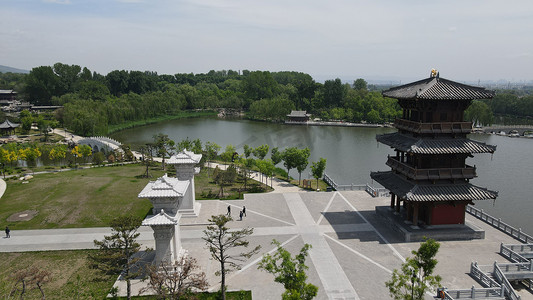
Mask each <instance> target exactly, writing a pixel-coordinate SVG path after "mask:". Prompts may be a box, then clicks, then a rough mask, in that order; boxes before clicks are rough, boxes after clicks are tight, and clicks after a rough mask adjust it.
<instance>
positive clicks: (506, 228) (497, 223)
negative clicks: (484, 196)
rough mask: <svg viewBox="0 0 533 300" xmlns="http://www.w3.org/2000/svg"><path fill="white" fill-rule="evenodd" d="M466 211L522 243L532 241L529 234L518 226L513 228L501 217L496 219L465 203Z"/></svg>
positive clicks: (532, 238)
mask: <svg viewBox="0 0 533 300" xmlns="http://www.w3.org/2000/svg"><path fill="white" fill-rule="evenodd" d="M466 211H467V212H468V213H469V214H471V215H473V216H474V217H476V218H478V219H480V220H482V221H484V222H485V223H488V224H490V225H492V226H494V227H496V228H498V229H499V230H501V231H503V232H505V233H507V234H509V235H510V236H512V237H514V238H515V239H517V240H519V241H521V242H523V243H526V244H531V243H533V237H532V236H530V235H529V234H526V233H524V232H522V229H520V228H518V229H516V228H514V227H513V226H511V225H509V224H507V223H504V222H502V220H501V219H496V218H495V217H493V216H491V215H489V214H487V213H485V212H483V210H482V209H477V208H474V207H472V206H470V205H467V206H466Z"/></svg>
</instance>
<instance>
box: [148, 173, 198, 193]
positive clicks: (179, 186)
mask: <svg viewBox="0 0 533 300" xmlns="http://www.w3.org/2000/svg"><path fill="white" fill-rule="evenodd" d="M188 187H189V181H181V180H179V179H178V178H174V177H168V176H167V174H165V175H163V177H159V178H158V179H157V180H155V181H150V182H149V183H148V184H147V185H146V186H145V187H144V189H143V190H142V191H141V192H140V193H139V196H138V197H139V198H174V197H183V195H184V194H185V192H186V191H187V188H188Z"/></svg>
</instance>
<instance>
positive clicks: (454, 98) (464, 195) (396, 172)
mask: <svg viewBox="0 0 533 300" xmlns="http://www.w3.org/2000/svg"><path fill="white" fill-rule="evenodd" d="M382 94H383V95H384V96H386V97H390V98H396V99H398V103H399V105H400V106H401V107H402V109H403V114H402V117H401V118H399V119H396V121H395V122H394V127H396V128H397V129H398V132H395V133H390V134H383V135H378V136H377V137H376V139H377V140H378V142H380V143H383V144H385V145H388V146H390V147H392V148H394V149H395V152H396V154H395V155H393V156H389V157H388V159H387V163H386V164H387V166H389V167H390V168H391V170H390V171H387V172H372V173H371V175H370V176H371V177H372V179H374V180H376V181H377V182H378V183H380V184H381V185H383V186H384V187H385V188H387V189H388V190H389V191H390V193H391V199H390V206H391V208H392V209H393V210H394V211H396V212H397V213H400V212H402V215H404V216H405V220H406V221H408V222H409V223H411V224H412V225H414V226H418V225H448V224H464V223H465V209H466V206H467V205H468V204H472V203H473V201H476V200H487V199H495V198H496V197H497V195H498V193H497V192H495V191H491V190H488V189H485V188H482V187H478V186H476V185H473V184H471V183H470V182H469V181H470V179H472V178H474V177H476V176H477V173H476V167H475V166H471V165H467V164H466V159H467V158H468V157H472V154H476V153H493V152H494V151H495V150H496V147H495V146H492V145H487V144H484V143H480V142H476V141H473V140H470V139H468V138H467V134H468V133H470V132H471V130H472V123H471V122H466V121H465V120H464V118H463V116H464V111H465V109H467V108H468V106H469V105H470V104H471V102H472V101H473V100H476V99H490V98H492V97H493V96H494V92H493V91H489V90H486V89H485V88H481V87H474V86H469V85H465V84H461V83H458V82H454V81H451V80H447V79H444V78H440V77H439V74H438V73H437V72H432V73H431V76H430V77H429V78H426V79H423V80H420V81H416V82H413V83H410V84H406V85H402V86H398V87H394V88H391V89H389V90H386V91H384V92H383V93H382Z"/></svg>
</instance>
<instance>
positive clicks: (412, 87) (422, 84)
mask: <svg viewBox="0 0 533 300" xmlns="http://www.w3.org/2000/svg"><path fill="white" fill-rule="evenodd" d="M382 94H383V96H385V97H390V98H396V99H417V100H418V99H422V100H474V99H491V98H492V97H494V91H490V90H486V89H485V88H482V87H475V86H471V85H466V84H462V83H458V82H455V81H451V80H448V79H444V78H440V77H439V76H438V75H437V76H436V77H430V78H426V79H422V80H419V81H416V82H412V83H409V84H405V85H401V86H397V87H393V88H391V89H388V90H386V91H383V92H382Z"/></svg>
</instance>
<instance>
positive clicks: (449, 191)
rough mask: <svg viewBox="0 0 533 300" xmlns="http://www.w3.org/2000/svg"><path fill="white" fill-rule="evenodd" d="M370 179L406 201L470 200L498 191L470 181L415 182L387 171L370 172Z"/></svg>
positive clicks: (491, 195) (494, 197)
mask: <svg viewBox="0 0 533 300" xmlns="http://www.w3.org/2000/svg"><path fill="white" fill-rule="evenodd" d="M370 177H372V179H374V180H376V181H377V182H379V183H380V184H381V185H383V186H384V187H385V188H386V189H388V190H389V191H391V192H392V193H394V194H395V195H397V196H398V197H400V198H402V199H406V200H408V201H418V202H426V201H472V200H488V199H496V197H497V196H498V192H495V191H491V190H488V189H485V188H481V187H478V186H475V185H473V184H470V183H467V182H465V183H459V184H458V183H455V184H452V183H449V184H416V183H413V182H410V181H408V180H406V179H404V178H403V177H402V176H401V175H398V174H395V173H394V172H392V171H389V172H372V173H370Z"/></svg>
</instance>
